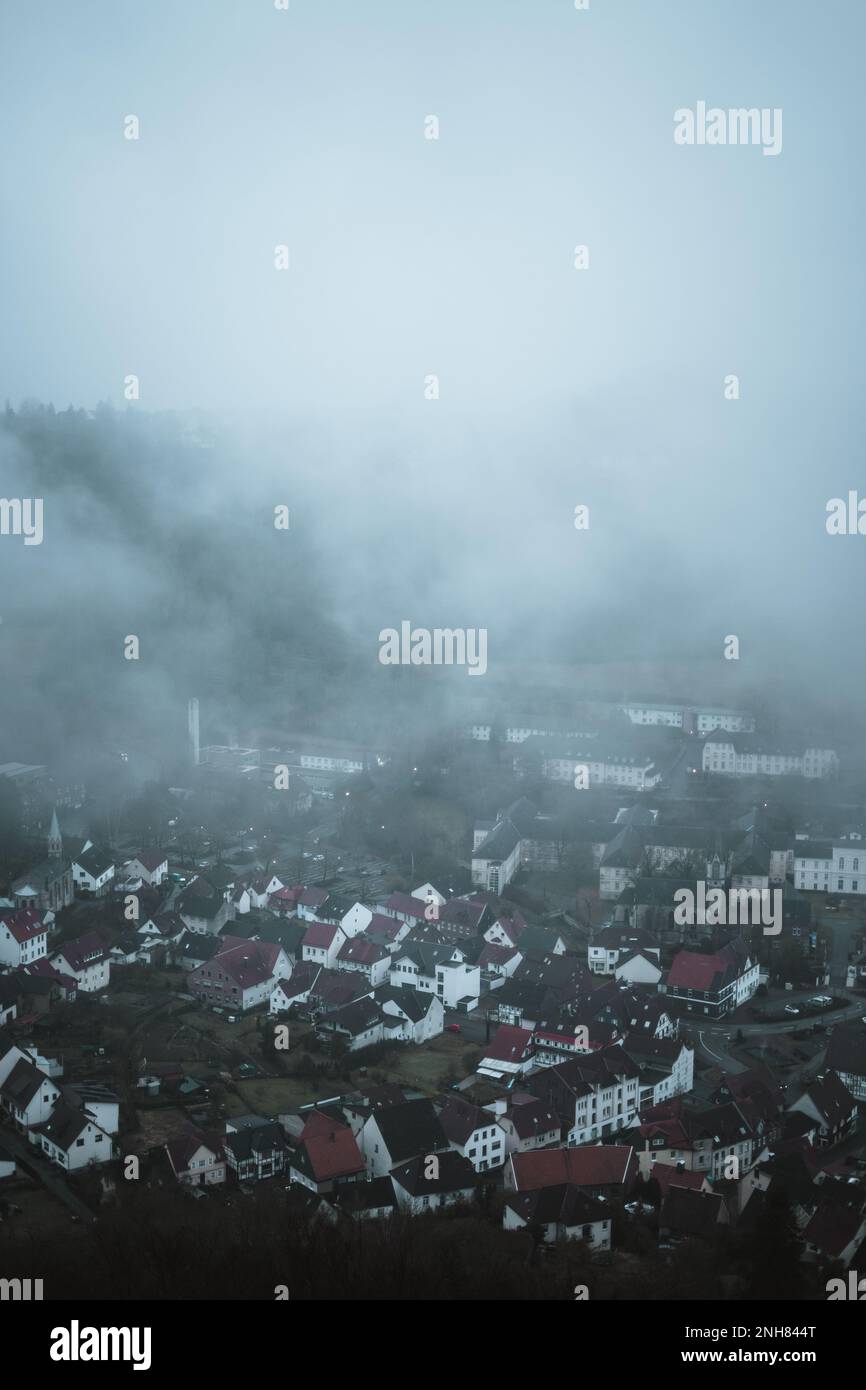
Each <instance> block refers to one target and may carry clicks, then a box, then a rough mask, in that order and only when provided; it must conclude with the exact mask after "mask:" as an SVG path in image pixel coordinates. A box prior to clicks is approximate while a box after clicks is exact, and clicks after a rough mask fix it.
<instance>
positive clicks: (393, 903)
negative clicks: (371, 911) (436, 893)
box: [378, 893, 435, 926]
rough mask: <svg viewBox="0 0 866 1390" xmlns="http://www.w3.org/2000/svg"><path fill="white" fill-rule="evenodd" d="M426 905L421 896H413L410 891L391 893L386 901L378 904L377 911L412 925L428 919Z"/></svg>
mask: <svg viewBox="0 0 866 1390" xmlns="http://www.w3.org/2000/svg"><path fill="white" fill-rule="evenodd" d="M428 906H429V904H428V903H426V902H425V901H424V899H423V898H415V897H413V896H412V895H411V894H410V893H392V894H391V896H390V898H388V900H387V902H384V903H381V904H380V905H379V907H378V911H379V912H381V913H382V915H383V916H385V917H394V918H396V920H397V921H398V922H406V923H407V924H408V925H409V926H414V925H415V924H416V923H418V922H426V921H429V920H430V919H429V918H428V917H427V909H428ZM434 906H435V904H434Z"/></svg>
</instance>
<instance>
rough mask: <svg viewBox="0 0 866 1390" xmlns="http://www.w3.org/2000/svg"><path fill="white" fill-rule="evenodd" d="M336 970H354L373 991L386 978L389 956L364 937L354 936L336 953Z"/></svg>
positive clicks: (388, 970) (383, 948) (389, 965)
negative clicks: (367, 981)
mask: <svg viewBox="0 0 866 1390" xmlns="http://www.w3.org/2000/svg"><path fill="white" fill-rule="evenodd" d="M304 940H305V941H306V937H305V938H304ZM335 966H336V969H337V970H356V971H357V972H358V973H359V974H361V975H363V976H364V978H365V979H366V980H369V981H370V984H371V985H372V987H373V988H374V989H375V988H376V987H377V986H378V985H382V984H384V983H385V981H386V980H387V978H388V975H389V973H390V969H391V956H390V954H389V952H388V951H386V950H385V947H384V946H377V945H376V944H375V943H374V942H372V941H368V940H367V939H366V937H363V936H355V937H352V938H350V940H348V941H345V942H344V943H343V945H342V946H341V947H340V949H339V951H338V952H337V959H336V962H335Z"/></svg>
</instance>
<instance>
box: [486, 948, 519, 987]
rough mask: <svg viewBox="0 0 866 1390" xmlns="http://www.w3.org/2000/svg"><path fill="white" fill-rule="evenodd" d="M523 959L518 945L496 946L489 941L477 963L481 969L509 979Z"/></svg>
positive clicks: (503, 978)
mask: <svg viewBox="0 0 866 1390" xmlns="http://www.w3.org/2000/svg"><path fill="white" fill-rule="evenodd" d="M522 960H523V956H522V955H521V954H520V952H519V951H518V949H517V947H516V946H494V945H493V944H492V943H490V942H488V943H487V945H486V946H485V947H484V950H483V951H482V952H481V955H480V956H479V957H478V961H477V965H478V968H479V969H480V970H485V971H487V972H488V973H489V974H491V975H497V976H499V977H500V978H501V979H502V980H508V979H510V978H511V976H512V975H513V974H514V972H515V970H516V969H517V967H518V965H519V964H520V962H521V961H522Z"/></svg>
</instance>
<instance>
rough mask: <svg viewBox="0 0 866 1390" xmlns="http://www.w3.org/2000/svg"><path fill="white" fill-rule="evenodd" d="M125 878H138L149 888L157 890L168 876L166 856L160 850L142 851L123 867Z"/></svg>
mask: <svg viewBox="0 0 866 1390" xmlns="http://www.w3.org/2000/svg"><path fill="white" fill-rule="evenodd" d="M124 873H125V874H126V877H127V878H140V879H141V881H142V883H146V884H147V885H148V887H149V888H158V887H159V885H160V884H161V883H162V881H163V879H164V878H166V877H167V875H168V855H167V854H166V853H165V851H164V850H161V849H143V850H140V851H139V853H138V854H136V855H135V857H134V858H133V859H130V860H128V861H127V863H126V865H125V867H124Z"/></svg>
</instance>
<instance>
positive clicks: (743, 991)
mask: <svg viewBox="0 0 866 1390" xmlns="http://www.w3.org/2000/svg"><path fill="white" fill-rule="evenodd" d="M759 984H760V979H759V968H758V962H757V960H754V959H753V958H752V956H751V955H750V954H749V951H748V948H747V946H746V945H745V943H744V942H743V941H741V940H739V939H737V940H735V941H730V942H728V944H727V946H723V947H722V949H721V950H720V951H716V952H715V953H714V954H713V955H701V954H700V953H699V952H697V951H678V952H677V954H676V955H675V956H674V959H673V963H672V965H671V968H670V970H669V971H668V973H667V977H666V978H665V980H664V982H663V984H661V985H660V986H659V988H660V990H661V992H662V993H663V994H666V995H667V996H668V998H669V999H671V1000H676V1001H677V1002H678V1003H679V1004H680V1005H681V1006H682V1007H683V1008H685V1009H687V1010H688V1012H689V1013H694V1014H705V1015H706V1016H707V1017H709V1018H722V1017H724V1015H725V1014H729V1013H733V1011H734V1010H735V1009H737V1008H739V1006H740V1005H741V1004H743V1003H745V1001H746V1000H747V999H751V998H752V995H753V994H755V992H756V991H757V988H758V985H759Z"/></svg>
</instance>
